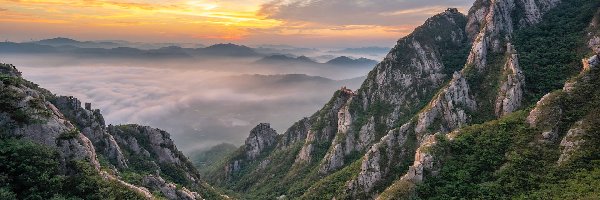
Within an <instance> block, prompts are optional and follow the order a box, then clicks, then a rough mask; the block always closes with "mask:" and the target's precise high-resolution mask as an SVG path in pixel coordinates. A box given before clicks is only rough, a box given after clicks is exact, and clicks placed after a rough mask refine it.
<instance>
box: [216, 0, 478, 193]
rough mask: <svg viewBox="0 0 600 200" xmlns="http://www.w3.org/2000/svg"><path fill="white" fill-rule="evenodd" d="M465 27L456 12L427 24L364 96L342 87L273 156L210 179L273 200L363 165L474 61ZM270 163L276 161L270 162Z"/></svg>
mask: <svg viewBox="0 0 600 200" xmlns="http://www.w3.org/2000/svg"><path fill="white" fill-rule="evenodd" d="M466 22H467V21H466V17H465V16H464V15H462V14H460V13H459V12H458V11H457V10H456V9H448V10H447V11H446V12H444V13H442V14H439V15H436V16H434V17H432V18H431V19H429V20H427V22H426V23H425V24H424V25H423V26H421V27H419V28H417V29H416V30H415V32H414V33H413V34H411V35H409V36H407V37H405V38H403V39H401V40H399V41H398V44H397V45H396V47H394V48H393V49H392V50H391V51H390V53H389V54H388V56H387V57H386V58H385V59H384V61H382V62H381V63H380V64H378V65H377V66H376V67H375V69H374V70H373V71H372V72H371V73H370V74H369V76H368V78H367V80H366V81H365V82H364V83H363V86H362V87H361V89H359V90H358V91H357V92H353V91H349V90H347V89H342V90H339V91H338V92H336V93H335V94H334V97H333V98H332V99H331V100H330V101H329V103H327V104H326V105H325V106H324V108H322V109H321V110H320V111H319V112H317V113H315V114H314V115H312V116H311V117H309V118H305V119H303V120H300V121H299V122H297V123H296V124H294V125H293V126H292V127H290V128H289V129H288V130H287V131H286V132H285V133H284V134H283V135H281V138H280V139H279V140H278V144H277V147H276V149H275V150H274V151H273V152H271V153H270V154H269V155H265V156H264V158H261V159H253V160H246V161H245V162H241V165H238V166H239V168H237V169H238V171H239V172H238V173H234V174H232V173H226V174H227V176H229V177H227V178H224V177H226V175H225V173H224V172H223V171H221V170H222V169H223V168H222V167H218V168H221V169H217V170H216V171H215V172H214V173H211V178H210V179H211V180H212V181H214V182H215V183H218V184H219V185H221V186H225V187H227V188H230V189H233V190H236V191H248V190H257V192H256V193H257V194H259V195H267V196H266V197H275V196H276V195H277V196H279V195H291V196H296V197H297V196H300V195H302V193H304V191H305V190H306V189H307V188H308V187H309V186H310V185H311V184H314V183H315V182H316V181H318V180H320V179H321V178H322V176H324V175H328V174H331V173H333V172H335V171H337V170H339V169H341V168H343V167H345V166H348V165H349V164H350V163H352V162H354V161H356V160H357V159H358V158H359V156H360V155H361V154H362V153H363V152H365V151H366V149H367V148H368V147H369V146H370V145H371V144H372V143H374V142H375V141H377V140H379V138H381V137H382V136H383V135H385V133H386V132H387V130H389V129H390V128H391V127H396V126H397V125H398V124H402V123H404V122H406V121H407V120H408V119H409V118H406V117H404V116H406V115H411V114H414V113H416V112H418V111H419V110H420V109H421V107H423V106H425V103H426V102H424V101H423V99H429V98H431V97H432V96H433V95H434V94H435V92H436V91H437V90H439V89H440V88H441V87H442V86H443V85H444V84H445V83H446V82H447V81H449V80H450V78H451V75H452V73H453V72H454V71H455V70H458V69H460V66H462V65H463V64H464V60H465V59H466V57H467V51H468V49H469V45H468V42H469V41H468V38H467V36H466V32H465V31H464V28H463V27H465V26H466ZM417 88H418V89H417ZM243 153H244V152H243V151H239V152H238V153H237V154H238V155H241V154H243ZM233 157H236V156H233ZM281 159H285V161H282V160H281ZM270 160H277V162H276V163H273V164H264V163H270ZM235 161H236V160H235V159H229V161H226V162H225V163H228V164H225V165H227V166H230V165H231V164H232V163H233V164H234V165H235V163H236V162H235ZM237 163H238V164H240V162H237ZM259 163H263V164H262V165H259ZM259 166H263V167H259ZM288 168H291V169H290V170H285V169H288ZM227 169H228V170H229V169H230V168H227ZM218 174H222V175H218ZM264 174H274V176H275V177H273V178H274V179H279V180H283V182H284V183H289V184H293V185H292V186H291V187H287V188H284V187H285V185H272V183H271V182H268V181H267V180H266V179H264V178H263V179H261V178H260V177H264V176H261V175H264ZM231 175H233V176H231ZM221 180H228V181H227V182H222V181H221ZM256 180H260V181H256ZM260 197H264V196H260Z"/></svg>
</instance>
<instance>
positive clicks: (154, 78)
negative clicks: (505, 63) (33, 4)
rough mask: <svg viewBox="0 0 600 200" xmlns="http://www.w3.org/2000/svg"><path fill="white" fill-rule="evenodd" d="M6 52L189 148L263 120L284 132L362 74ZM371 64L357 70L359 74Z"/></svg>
mask: <svg viewBox="0 0 600 200" xmlns="http://www.w3.org/2000/svg"><path fill="white" fill-rule="evenodd" d="M3 59H4V60H3V62H9V63H14V64H16V65H17V66H18V68H19V70H21V71H22V72H23V74H24V77H25V78H27V79H28V80H31V81H34V82H35V83H37V84H39V85H40V86H42V87H44V88H46V89H49V90H50V91H52V92H54V93H56V94H58V95H67V96H75V97H77V98H79V99H80V100H81V101H83V102H91V103H92V107H93V108H99V109H100V110H101V112H102V113H103V115H104V117H105V120H106V122H107V123H112V124H126V123H137V124H143V125H150V126H152V127H156V128H160V129H163V130H166V131H169V132H170V133H171V134H172V138H173V139H174V140H175V142H176V143H177V145H178V147H179V148H180V149H181V150H182V151H185V152H191V151H194V150H196V149H202V148H206V147H209V146H211V145H215V144H219V143H222V142H229V143H234V144H241V143H242V142H243V141H244V139H245V138H246V137H247V136H248V134H249V131H250V130H251V129H252V127H253V126H255V125H256V124H258V123H260V122H270V123H272V125H273V126H274V127H275V128H276V129H277V130H278V132H279V133H283V132H284V131H285V129H287V128H288V127H289V126H290V125H291V124H293V122H295V121H297V120H299V119H301V118H302V117H305V116H309V115H311V114H312V113H313V112H315V111H317V110H318V109H319V108H320V107H321V106H322V105H323V104H324V103H326V102H327V100H328V99H329V98H330V97H331V94H333V91H335V90H336V89H338V88H339V87H341V86H342V85H349V86H351V87H358V85H359V84H360V82H361V80H355V81H353V82H338V81H333V80H330V79H324V78H314V77H309V76H302V75H290V76H283V75H268V76H267V75H245V74H255V73H263V74H265V73H271V74H279V73H312V74H332V75H333V74H336V73H335V72H336V71H337V72H341V73H337V74H343V73H349V71H351V69H345V68H338V69H329V68H327V69H319V68H315V67H310V66H299V65H297V66H290V67H282V66H259V65H251V64H249V63H247V62H246V63H243V61H231V59H228V60H227V62H228V64H224V63H218V62H216V61H215V62H198V61H196V62H192V63H186V62H183V61H179V60H178V61H173V60H169V61H164V62H161V61H156V60H154V61H153V62H154V64H155V65H150V64H148V63H144V62H136V61H127V62H126V61H119V62H120V63H115V62H108V61H107V60H77V59H72V58H71V59H59V58H55V57H42V56H24V57H16V56H6V57H5V58H3ZM36 60H37V61H36ZM176 62H178V63H176ZM157 66H160V67H157ZM182 66H183V67H182ZM185 66H187V67H185ZM215 66H216V67H215ZM366 71H368V69H363V70H362V71H360V72H359V71H354V72H353V73H354V74H355V75H356V76H359V75H363V74H366ZM346 76H349V75H348V74H346Z"/></svg>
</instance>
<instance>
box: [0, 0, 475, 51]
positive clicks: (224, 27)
mask: <svg viewBox="0 0 600 200" xmlns="http://www.w3.org/2000/svg"><path fill="white" fill-rule="evenodd" d="M312 1H319V0H291V1H290V0H288V1H285V0H274V1H269V0H170V1H151V0H125V1H123V0H70V1H59V0H0V39H2V40H11V41H29V40H31V39H33V40H39V39H45V38H52V37H59V36H60V37H71V38H75V39H79V40H117V39H118V40H129V41H137V42H195V43H204V44H211V43H218V42H233V43H242V44H291V45H301V46H319V45H330V46H336V45H338V46H339V45H341V44H345V46H365V45H368V44H373V46H375V45H385V46H392V45H393V42H394V41H395V40H396V39H398V38H399V37H401V36H403V35H406V34H407V33H409V32H410V31H412V29H413V28H414V27H415V26H416V25H418V24H421V23H422V22H423V20H424V19H426V18H427V16H430V15H433V14H435V13H438V12H441V11H443V10H444V9H445V8H446V7H444V6H445V5H441V6H440V5H435V6H432V5H422V6H420V5H416V6H413V7H412V8H406V9H402V8H398V9H395V10H391V11H390V12H381V16H377V17H386V16H393V17H390V23H388V22H385V23H379V22H378V21H377V20H379V21H381V20H380V19H386V18H375V19H373V20H372V21H364V20H363V19H362V18H369V17H364V16H363V17H361V19H358V21H360V20H363V21H360V22H356V23H355V22H354V21H352V20H348V21H343V22H337V21H334V20H337V19H336V16H335V14H336V12H339V11H337V10H331V15H332V16H327V15H323V16H320V15H321V14H323V13H324V12H323V11H321V10H318V9H319V8H327V7H326V6H331V7H332V9H335V8H336V6H335V5H332V3H324V4H323V6H317V7H315V6H313V7H311V5H309V3H310V2H312ZM329 1H332V2H333V0H329ZM345 1H351V0H345ZM374 1H377V0H374ZM387 1H390V0H387ZM456 1H458V2H454V3H453V4H452V5H449V6H454V5H459V6H461V7H460V8H461V10H463V11H464V10H465V9H466V5H468V1H469V0H462V1H459V0H456ZM298 2H300V3H302V2H304V3H305V4H300V3H298ZM464 2H467V3H464ZM294 3H296V4H294ZM321 3H323V2H321ZM463 4H464V5H463ZM353 5H357V6H359V7H360V6H363V5H362V4H360V2H359V1H357V4H353ZM407 5H408V4H407ZM293 6H296V7H293ZM410 6H412V4H410ZM418 6H420V7H418ZM338 7H339V6H338ZM296 8H298V9H296ZM300 8H302V9H304V10H302V11H301V13H293V11H296V10H300ZM315 8H316V9H315ZM284 9H287V10H284ZM366 9H372V10H374V11H377V12H380V10H377V9H380V8H378V7H376V5H366V6H365V10H366ZM313 10H314V14H313V13H311V12H313ZM327 13H328V11H326V12H325V14H327ZM302 14H305V15H302ZM316 14H318V15H319V17H321V18H322V19H324V20H323V21H321V20H320V19H319V18H316V19H314V18H311V17H313V16H314V15H316ZM377 15H380V13H377ZM404 15H406V16H405V17H404V18H402V17H403V16H404ZM365 16H368V15H365ZM342 17H344V16H340V18H342ZM394 17H395V18H394ZM345 18H348V17H345ZM398 19H400V20H398ZM402 19H407V20H402ZM366 20H368V19H366ZM392 20H395V21H397V22H396V23H392V22H394V21H392ZM386 44H387V45H386Z"/></svg>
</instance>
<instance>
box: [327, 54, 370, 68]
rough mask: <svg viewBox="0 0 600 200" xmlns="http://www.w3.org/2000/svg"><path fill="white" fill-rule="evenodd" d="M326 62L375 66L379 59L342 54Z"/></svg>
mask: <svg viewBox="0 0 600 200" xmlns="http://www.w3.org/2000/svg"><path fill="white" fill-rule="evenodd" d="M326 64H330V65H361V66H363V65H369V66H375V65H376V64H377V61H375V60H371V59H367V58H357V59H352V58H350V57H348V56H340V57H337V58H334V59H331V60H329V61H327V62H326Z"/></svg>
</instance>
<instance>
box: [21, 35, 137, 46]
mask: <svg viewBox="0 0 600 200" xmlns="http://www.w3.org/2000/svg"><path fill="white" fill-rule="evenodd" d="M30 43H33V44H39V45H48V46H53V47H61V46H73V47H79V48H117V47H124V46H125V45H124V44H122V43H116V42H109V41H103V42H102V41H100V42H96V41H85V42H81V41H77V40H74V39H70V38H63V37H57V38H52V39H45V40H40V41H34V42H30Z"/></svg>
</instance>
